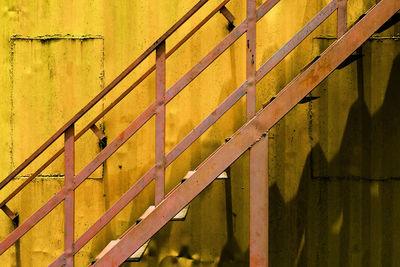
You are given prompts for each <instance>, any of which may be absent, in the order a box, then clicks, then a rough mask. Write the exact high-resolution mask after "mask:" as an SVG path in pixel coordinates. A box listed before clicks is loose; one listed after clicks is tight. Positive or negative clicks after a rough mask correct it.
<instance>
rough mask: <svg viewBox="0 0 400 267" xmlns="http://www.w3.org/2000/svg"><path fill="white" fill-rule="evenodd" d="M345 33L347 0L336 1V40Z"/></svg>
mask: <svg viewBox="0 0 400 267" xmlns="http://www.w3.org/2000/svg"><path fill="white" fill-rule="evenodd" d="M346 31H347V0H337V32H338V39H339V38H340V37H342V36H343V34H345V33H346Z"/></svg>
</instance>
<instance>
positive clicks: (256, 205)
mask: <svg viewBox="0 0 400 267" xmlns="http://www.w3.org/2000/svg"><path fill="white" fill-rule="evenodd" d="M256 22H257V20H256V1H255V0H247V59H246V63H247V64H246V78H247V98H246V100H247V101H246V103H247V120H248V121H249V120H251V119H252V118H253V117H254V116H255V114H256V111H257V110H256V82H255V75H256ZM255 266H257V267H265V266H268V138H266V137H263V138H262V139H261V140H260V141H259V142H258V143H256V144H255V145H254V146H253V147H252V148H250V267H255Z"/></svg>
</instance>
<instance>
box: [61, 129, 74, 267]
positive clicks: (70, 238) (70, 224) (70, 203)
mask: <svg viewBox="0 0 400 267" xmlns="http://www.w3.org/2000/svg"><path fill="white" fill-rule="evenodd" d="M64 146H65V181H64V188H65V192H66V194H65V203H64V204H65V205H64V212H65V217H64V220H65V222H64V234H65V237H64V250H65V266H67V267H70V266H74V214H75V199H74V198H75V192H74V179H75V137H74V124H72V125H71V126H70V127H69V128H68V129H67V130H66V131H65V143H64Z"/></svg>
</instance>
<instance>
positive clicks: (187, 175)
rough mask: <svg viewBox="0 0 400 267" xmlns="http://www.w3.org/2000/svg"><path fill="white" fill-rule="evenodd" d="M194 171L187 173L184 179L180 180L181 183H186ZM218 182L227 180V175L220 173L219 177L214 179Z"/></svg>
mask: <svg viewBox="0 0 400 267" xmlns="http://www.w3.org/2000/svg"><path fill="white" fill-rule="evenodd" d="M195 172H196V171H188V172H187V173H186V175H185V177H183V179H182V183H183V182H184V181H186V180H187V179H188V178H189V177H190V176H192V175H193V174H194V173H195ZM216 179H218V180H224V179H229V177H228V173H227V172H226V171H224V172H223V173H221V174H220V175H218V177H217V178H216Z"/></svg>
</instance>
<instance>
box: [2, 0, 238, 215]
mask: <svg viewBox="0 0 400 267" xmlns="http://www.w3.org/2000/svg"><path fill="white" fill-rule="evenodd" d="M207 1H208V0H201V1H199V2H198V4H197V5H195V6H194V7H193V8H192V9H191V10H190V11H189V12H188V13H187V14H185V15H184V16H183V17H182V18H181V19H180V20H179V21H178V22H176V23H175V24H174V25H173V26H172V27H171V28H170V29H169V30H168V31H167V32H166V33H165V34H164V35H163V36H161V37H160V38H159V39H158V40H157V41H156V42H155V43H154V44H153V45H152V46H150V47H149V48H148V49H147V50H146V51H145V52H144V53H143V54H142V55H140V56H139V57H138V58H137V59H136V60H135V61H134V62H133V63H132V64H131V65H130V66H129V67H128V68H127V69H125V70H124V71H123V72H122V73H121V74H120V75H119V76H118V77H117V78H116V79H114V80H113V81H112V82H111V83H110V84H109V85H108V86H107V87H106V88H104V89H103V90H102V91H101V92H100V93H99V94H98V95H97V96H96V97H95V98H94V99H93V100H92V101H90V102H89V103H88V104H87V105H86V106H85V107H84V108H83V109H82V110H80V111H79V112H78V113H77V114H76V115H75V116H74V117H73V118H72V119H71V120H70V121H69V122H67V123H66V124H65V125H64V126H63V127H61V129H59V130H58V131H57V132H56V133H55V134H54V135H53V136H52V137H50V138H49V139H48V140H47V141H46V142H45V143H44V144H43V145H42V146H41V147H39V148H38V149H37V150H36V151H35V152H34V153H33V154H32V155H31V156H30V157H29V158H28V159H26V160H25V161H24V162H23V163H22V164H21V165H20V166H18V167H17V168H16V169H15V170H14V171H13V172H12V173H10V174H9V175H8V176H7V177H6V178H5V179H4V180H3V181H2V182H0V190H1V189H2V188H4V187H5V186H6V185H7V184H8V183H9V182H10V181H11V180H12V179H14V178H15V177H16V176H17V175H18V174H19V173H20V172H21V171H23V170H24V169H25V168H26V167H27V166H28V165H29V164H30V163H32V161H33V160H35V159H36V158H37V157H38V156H39V155H40V154H41V153H43V151H45V150H46V149H47V148H48V147H49V146H50V145H51V144H52V143H54V142H55V141H56V140H57V139H58V138H59V137H60V136H61V135H62V134H63V133H64V132H65V131H66V129H68V127H70V126H71V125H72V124H74V123H75V122H76V121H78V120H79V119H80V118H81V117H82V116H83V115H85V114H86V112H87V111H89V110H90V109H91V108H92V107H93V106H94V105H95V104H96V103H97V102H98V101H100V100H101V99H102V98H103V97H104V96H106V95H107V94H108V93H109V92H110V91H111V90H112V89H113V88H114V87H115V86H116V85H117V84H118V83H119V82H121V81H122V80H123V79H124V78H125V77H126V76H127V75H128V74H129V73H130V72H132V71H133V70H134V69H135V68H136V67H137V66H138V65H139V64H140V63H141V62H142V61H143V60H144V59H146V58H147V57H148V56H149V55H150V54H151V53H152V52H153V51H154V50H157V47H159V46H160V44H162V43H164V42H165V40H166V39H167V38H168V37H169V36H170V35H172V34H173V33H174V32H175V31H176V30H177V29H178V28H179V27H180V26H181V25H182V24H184V23H185V22H186V21H187V20H188V19H189V18H190V17H191V16H192V15H193V14H194V13H195V12H196V11H197V10H199V9H200V8H201V7H202V6H203V5H204V4H205V3H206V2H207ZM229 2H230V0H224V1H222V2H221V4H219V5H218V6H217V7H216V8H215V9H213V10H212V11H211V12H210V13H209V14H208V15H207V16H206V17H205V18H204V19H203V20H202V21H201V22H200V23H198V24H197V25H196V26H195V27H194V28H193V29H192V30H191V31H190V32H189V33H188V34H186V35H185V36H184V37H183V39H182V40H181V41H179V42H178V43H177V44H176V45H175V46H174V47H173V48H171V50H169V51H168V52H167V53H166V55H165V58H166V59H167V58H168V57H170V56H171V55H172V54H173V53H174V52H175V51H176V50H177V49H178V48H180V47H181V46H182V45H183V44H184V43H185V42H186V41H187V40H189V39H190V38H191V37H192V36H193V35H194V34H195V33H196V32H197V31H198V30H199V29H200V28H201V27H202V26H203V25H204V24H205V23H207V22H208V21H209V20H210V19H211V18H212V17H213V16H214V15H215V14H216V13H218V12H221V13H222V14H223V15H224V16H225V17H226V18H227V20H228V22H229V24H230V25H233V19H234V17H233V16H232V15H231V14H230V12H229V10H228V9H227V8H226V7H225V5H226V4H227V3H229ZM155 70H156V65H153V66H152V67H151V68H149V69H148V70H147V71H146V72H145V73H144V74H143V75H142V76H141V77H140V78H139V79H138V80H136V81H135V82H134V83H133V84H132V85H131V86H130V87H129V88H127V89H126V90H125V91H124V92H123V93H122V94H121V95H120V96H118V97H117V98H116V99H115V100H114V101H113V102H112V103H111V104H110V105H108V106H107V107H106V108H105V109H104V110H103V111H102V112H100V114H98V115H97V116H96V117H95V118H94V119H92V120H91V121H90V122H89V123H88V124H87V125H86V126H85V127H84V128H83V129H82V130H81V131H79V132H78V134H77V135H75V140H78V139H79V138H80V137H81V136H82V135H83V134H85V133H86V132H87V131H88V130H89V129H90V130H92V131H93V133H94V134H95V135H96V136H97V137H98V138H99V140H100V142H101V143H102V145H103V146H106V137H105V135H104V134H103V133H102V132H101V130H100V129H99V128H98V127H97V126H96V123H97V122H98V121H99V120H100V119H101V118H103V117H104V116H105V115H106V114H107V113H108V112H109V111H110V110H111V109H112V108H114V107H115V106H116V105H117V104H118V103H119V102H120V101H121V100H122V99H124V98H125V97H126V96H127V95H128V94H129V93H130V92H131V91H132V90H133V89H135V88H136V87H137V86H138V85H139V84H140V83H141V82H143V80H145V79H146V78H147V77H148V76H149V75H150V74H151V73H153V72H154V71H155ZM63 153H64V147H63V148H61V149H60V150H58V151H57V152H56V153H55V154H54V155H53V156H52V157H51V158H50V159H48V160H47V161H46V162H45V163H44V164H43V165H42V166H40V168H39V169H37V170H36V171H35V172H34V173H33V174H31V175H30V176H29V177H28V178H27V179H26V180H25V181H24V182H23V183H22V184H21V185H19V186H18V187H17V188H16V189H15V190H14V191H13V192H12V193H11V194H9V195H8V196H7V197H6V198H5V199H4V200H3V201H2V202H1V203H0V208H1V209H2V210H3V211H4V212H5V213H6V214H7V215H8V216H9V217H10V219H12V220H15V219H16V215H15V214H14V213H13V212H12V211H11V210H10V209H9V208H8V207H7V205H6V204H7V203H8V202H9V201H10V200H11V199H12V198H13V197H15V196H16V195H17V194H18V193H19V192H20V191H21V190H22V189H23V188H24V187H25V186H26V185H28V184H29V183H30V182H31V181H32V180H33V179H35V178H36V177H37V176H38V175H39V174H40V173H41V172H42V171H43V170H45V169H46V168H47V167H48V166H49V165H50V164H51V163H52V162H54V160H56V159H57V158H58V157H59V156H60V155H62V154H63Z"/></svg>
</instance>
